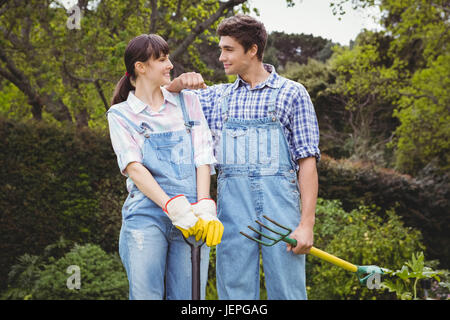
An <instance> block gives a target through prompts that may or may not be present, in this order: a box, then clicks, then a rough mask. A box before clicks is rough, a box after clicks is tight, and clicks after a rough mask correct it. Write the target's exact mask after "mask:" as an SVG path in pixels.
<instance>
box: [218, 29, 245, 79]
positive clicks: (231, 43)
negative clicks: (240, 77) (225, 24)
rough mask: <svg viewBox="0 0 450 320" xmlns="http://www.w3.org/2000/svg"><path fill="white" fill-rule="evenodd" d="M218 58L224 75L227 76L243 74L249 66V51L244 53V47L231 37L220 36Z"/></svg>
mask: <svg viewBox="0 0 450 320" xmlns="http://www.w3.org/2000/svg"><path fill="white" fill-rule="evenodd" d="M219 47H220V51H221V53H220V57H219V61H220V62H222V63H223V67H224V69H225V73H226V74H228V75H232V74H242V73H245V72H246V70H247V69H248V66H249V64H250V61H251V58H252V55H251V50H248V51H247V52H245V50H244V47H243V46H242V45H241V44H240V43H239V42H237V41H236V39H234V38H233V37H230V36H222V37H220V41H219Z"/></svg>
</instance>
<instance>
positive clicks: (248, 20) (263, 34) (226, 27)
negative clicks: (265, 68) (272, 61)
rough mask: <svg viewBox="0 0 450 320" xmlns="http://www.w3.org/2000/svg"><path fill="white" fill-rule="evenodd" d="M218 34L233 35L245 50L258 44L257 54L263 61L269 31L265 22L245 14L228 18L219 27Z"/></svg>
mask: <svg viewBox="0 0 450 320" xmlns="http://www.w3.org/2000/svg"><path fill="white" fill-rule="evenodd" d="M217 34H218V35H219V36H230V37H233V38H234V39H236V41H237V42H239V43H240V44H241V45H242V46H243V47H244V50H245V52H247V51H248V50H249V49H250V48H251V47H252V45H254V44H256V45H257V46H258V51H257V53H256V56H257V57H258V59H259V60H260V61H262V59H263V55H264V49H265V47H266V42H267V31H266V28H265V27H264V24H262V23H261V22H259V21H258V20H256V19H255V18H253V17H251V16H249V15H245V14H237V15H235V16H232V17H229V18H226V19H224V20H223V21H222V22H221V23H220V24H219V26H218V27H217Z"/></svg>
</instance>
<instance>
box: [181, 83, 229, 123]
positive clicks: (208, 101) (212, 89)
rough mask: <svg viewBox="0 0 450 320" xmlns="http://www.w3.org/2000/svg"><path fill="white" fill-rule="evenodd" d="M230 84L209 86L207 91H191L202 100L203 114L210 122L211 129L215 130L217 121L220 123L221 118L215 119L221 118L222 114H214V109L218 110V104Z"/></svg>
mask: <svg viewBox="0 0 450 320" xmlns="http://www.w3.org/2000/svg"><path fill="white" fill-rule="evenodd" d="M229 85H230V84H216V85H213V86H209V87H207V88H206V89H198V90H189V91H192V92H195V94H196V95H197V96H198V98H199V100H200V104H201V105H202V108H203V114H204V115H205V118H206V120H207V121H208V126H209V127H210V128H214V127H215V126H214V125H213V124H214V123H216V122H217V121H220V118H217V119H216V118H214V116H215V117H218V116H220V113H217V112H215V113H213V110H214V108H217V107H218V106H217V104H218V102H219V100H220V97H221V95H222V94H223V93H224V92H225V89H226V88H227V87H228V86H229Z"/></svg>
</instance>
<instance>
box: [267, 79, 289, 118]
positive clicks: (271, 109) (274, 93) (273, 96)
mask: <svg viewBox="0 0 450 320" xmlns="http://www.w3.org/2000/svg"><path fill="white" fill-rule="evenodd" d="M280 80H281V84H280V86H279V87H278V88H276V89H274V90H273V91H272V94H271V96H270V100H269V110H268V112H269V113H275V110H276V107H277V97H278V94H279V93H280V91H281V88H282V87H283V86H284V84H285V83H286V82H287V79H286V78H281V79H280Z"/></svg>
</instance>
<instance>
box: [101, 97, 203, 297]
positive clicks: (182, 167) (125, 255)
mask: <svg viewBox="0 0 450 320" xmlns="http://www.w3.org/2000/svg"><path fill="white" fill-rule="evenodd" d="M179 100H180V104H179V105H180V106H181V108H182V111H183V117H184V121H185V125H186V130H180V131H173V132H162V133H152V132H151V131H152V130H151V128H150V127H149V125H148V124H147V123H142V124H141V125H140V127H138V126H136V125H135V124H134V123H133V122H131V121H130V120H129V119H128V118H126V117H125V116H124V115H123V114H122V113H120V112H119V111H117V110H115V109H111V110H110V111H108V112H114V113H115V114H117V115H119V116H121V117H122V118H123V119H124V120H126V121H127V124H128V125H129V126H130V127H132V128H133V129H134V130H136V131H137V132H139V133H140V134H143V135H144V136H145V142H144V145H143V147H142V155H143V165H144V166H145V167H146V168H147V169H148V170H149V171H150V172H151V174H152V175H153V177H154V178H155V180H156V181H157V182H158V183H159V185H160V186H161V188H162V189H163V190H164V191H165V192H166V193H167V194H168V196H169V197H174V196H176V195H178V194H184V195H185V196H186V197H187V198H188V200H189V201H190V202H191V203H194V202H197V185H196V168H195V164H194V151H193V144H192V137H191V134H190V130H191V127H192V126H193V125H194V124H195V122H194V121H190V119H189V116H188V113H187V110H186V107H185V105H184V100H183V97H182V93H180V95H179ZM191 238H193V237H190V238H189V239H190V240H191ZM119 253H120V257H121V259H122V262H123V265H124V266H125V269H126V272H127V276H128V281H129V285H130V292H129V298H130V299H162V298H164V287H165V288H166V289H165V294H166V298H167V299H191V283H192V281H191V279H192V272H191V249H190V247H189V245H188V244H186V242H185V241H184V239H183V235H182V234H181V232H180V231H179V230H178V229H177V228H176V227H175V226H174V225H172V222H171V221H170V219H169V218H168V217H167V215H166V214H165V213H164V212H163V210H162V209H161V207H159V206H158V205H157V204H155V203H154V202H153V201H152V200H150V199H149V198H147V197H146V196H145V195H144V194H143V193H142V192H141V191H140V190H139V189H138V188H137V187H136V186H135V185H133V189H132V190H131V191H130V193H129V194H128V197H127V199H126V200H125V203H124V205H123V207H122V228H121V230H120V238H119ZM201 257H202V259H201V270H200V274H201V288H202V290H201V298H202V299H204V297H205V290H204V288H205V287H206V282H207V276H208V263H209V247H207V246H206V245H203V246H202V249H201Z"/></svg>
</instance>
